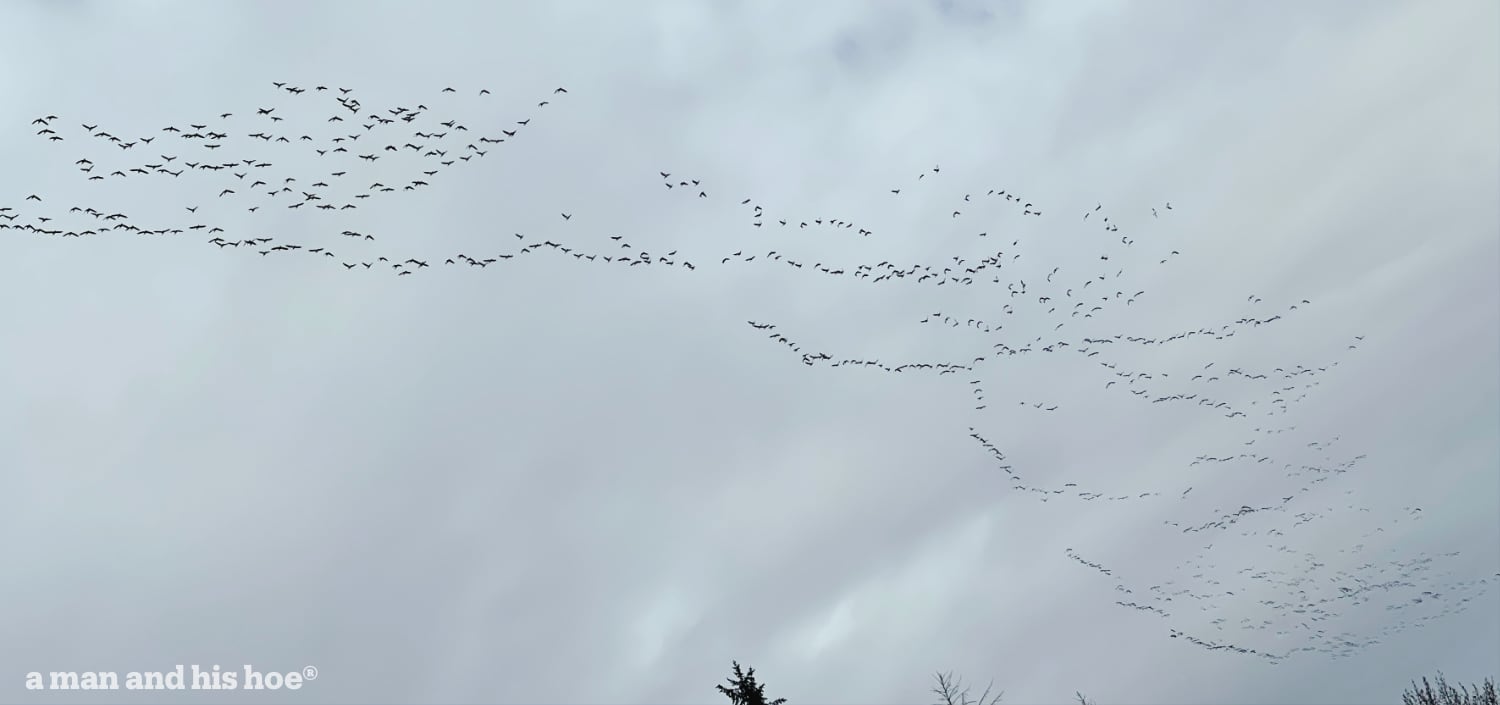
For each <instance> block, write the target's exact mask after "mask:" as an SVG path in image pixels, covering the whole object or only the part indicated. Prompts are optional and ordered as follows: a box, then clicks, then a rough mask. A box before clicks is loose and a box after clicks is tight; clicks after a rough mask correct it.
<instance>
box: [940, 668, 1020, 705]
mask: <svg viewBox="0 0 1500 705" xmlns="http://www.w3.org/2000/svg"><path fill="white" fill-rule="evenodd" d="M935 678H936V679H937V685H935V686H933V687H932V692H934V693H936V694H937V696H938V697H939V698H941V699H942V700H941V701H940V702H938V703H937V704H936V705H998V703H999V702H1000V698H1001V697H1004V695H1005V691H1003V690H1002V691H1000V692H998V693H995V695H994V696H993V697H991V696H990V691H991V690H992V689H993V688H994V687H995V682H994V681H990V683H989V685H987V686H985V687H984V692H983V693H981V694H980V696H979V699H978V700H973V699H970V698H969V688H968V687H967V686H964V685H963V678H961V677H954V675H953V672H952V671H949V672H947V673H942V672H939V673H937V674H935Z"/></svg>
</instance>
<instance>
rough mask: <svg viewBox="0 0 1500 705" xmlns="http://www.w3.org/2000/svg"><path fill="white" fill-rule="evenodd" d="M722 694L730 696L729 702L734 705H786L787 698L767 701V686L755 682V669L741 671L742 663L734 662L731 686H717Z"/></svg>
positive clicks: (730, 680)
mask: <svg viewBox="0 0 1500 705" xmlns="http://www.w3.org/2000/svg"><path fill="white" fill-rule="evenodd" d="M716 687H717V688H718V689H719V692H720V693H723V694H725V695H727V696H729V702H731V703H733V704H734V705H785V703H786V698H777V699H775V700H766V692H765V691H766V686H764V685H762V684H760V683H757V682H755V669H754V668H747V669H744V670H741V669H740V662H739V661H735V662H734V677H733V678H730V679H729V685H727V686H726V685H721V686H716Z"/></svg>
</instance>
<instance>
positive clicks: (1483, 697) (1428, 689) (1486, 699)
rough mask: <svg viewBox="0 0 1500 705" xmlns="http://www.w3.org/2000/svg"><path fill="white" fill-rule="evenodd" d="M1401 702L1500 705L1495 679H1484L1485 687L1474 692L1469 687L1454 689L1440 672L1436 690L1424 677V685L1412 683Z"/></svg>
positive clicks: (1410, 703) (1478, 686) (1479, 687)
mask: <svg viewBox="0 0 1500 705" xmlns="http://www.w3.org/2000/svg"><path fill="white" fill-rule="evenodd" d="M1401 702H1402V705H1500V698H1497V697H1496V695H1495V681H1494V680H1493V679H1490V678H1486V679H1484V684H1483V685H1476V686H1474V687H1473V689H1472V690H1471V689H1470V688H1469V686H1467V685H1461V686H1459V687H1457V688H1454V687H1453V686H1451V685H1448V681H1447V680H1445V679H1444V678H1443V672H1442V671H1438V674H1437V687H1436V688H1434V687H1433V684H1432V683H1429V682H1427V677H1426V676H1423V677H1422V685H1417V682H1416V681H1412V683H1411V688H1409V689H1407V690H1406V692H1404V693H1402V694H1401Z"/></svg>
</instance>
